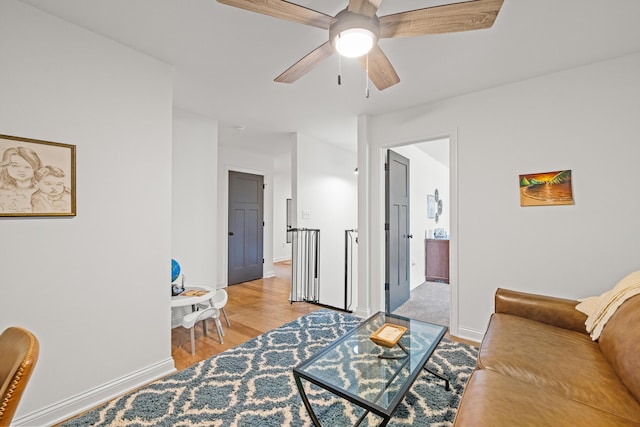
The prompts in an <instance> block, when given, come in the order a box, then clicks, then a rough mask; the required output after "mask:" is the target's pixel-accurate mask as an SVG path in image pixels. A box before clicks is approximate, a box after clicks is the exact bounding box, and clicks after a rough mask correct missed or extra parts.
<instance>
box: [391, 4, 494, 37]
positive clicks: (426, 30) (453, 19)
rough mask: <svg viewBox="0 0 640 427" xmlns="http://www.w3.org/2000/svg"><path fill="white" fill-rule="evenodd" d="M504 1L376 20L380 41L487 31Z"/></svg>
mask: <svg viewBox="0 0 640 427" xmlns="http://www.w3.org/2000/svg"><path fill="white" fill-rule="evenodd" d="M503 2H504V0H475V1H468V2H464V3H454V4H447V5H443V6H435V7H427V8H424V9H417V10H412V11H409V12H401V13H395V14H393V15H386V16H382V17H380V38H390V37H411V36H422V35H425V34H442V33H455V32H458V31H471V30H481V29H485V28H490V27H491V26H492V25H493V23H494V22H495V20H496V17H497V16H498V12H500V8H501V7H502V3H503Z"/></svg>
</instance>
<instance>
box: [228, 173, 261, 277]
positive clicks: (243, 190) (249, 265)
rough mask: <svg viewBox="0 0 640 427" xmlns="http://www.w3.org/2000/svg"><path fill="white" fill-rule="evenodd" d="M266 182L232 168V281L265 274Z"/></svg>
mask: <svg viewBox="0 0 640 427" xmlns="http://www.w3.org/2000/svg"><path fill="white" fill-rule="evenodd" d="M263 182H264V178H263V177H262V176H260V175H252V174H248V173H241V172H234V171H229V252H228V253H229V268H228V271H229V278H228V284H229V285H233V284H236V283H240V282H247V281H249V280H255V279H259V278H261V277H262V264H263V261H264V260H263V259H262V234H263V226H264V222H263V192H264V186H263Z"/></svg>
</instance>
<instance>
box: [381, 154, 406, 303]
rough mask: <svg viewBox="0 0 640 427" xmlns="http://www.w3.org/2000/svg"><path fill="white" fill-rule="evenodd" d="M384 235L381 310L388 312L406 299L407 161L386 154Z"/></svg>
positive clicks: (399, 156)
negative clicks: (384, 250) (382, 300)
mask: <svg viewBox="0 0 640 427" xmlns="http://www.w3.org/2000/svg"><path fill="white" fill-rule="evenodd" d="M385 170H386V173H385V178H386V191H385V193H386V200H385V201H386V203H385V231H386V232H385V235H386V257H385V258H386V259H385V263H386V269H385V271H386V272H385V282H386V283H385V309H386V310H387V312H392V311H393V310H395V309H396V308H398V307H400V306H401V305H402V304H404V303H405V302H406V301H407V300H408V299H409V293H410V277H411V276H410V271H409V259H410V254H409V239H410V238H411V237H413V236H411V235H410V234H409V159H407V158H405V157H403V156H401V155H399V154H398V153H395V152H393V151H391V150H388V151H387V164H386V167H385Z"/></svg>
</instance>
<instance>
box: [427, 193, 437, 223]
mask: <svg viewBox="0 0 640 427" xmlns="http://www.w3.org/2000/svg"><path fill="white" fill-rule="evenodd" d="M435 217H436V198H435V197H434V196H432V195H431V194H429V195H427V218H430V219H433V218H435Z"/></svg>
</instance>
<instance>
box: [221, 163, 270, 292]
mask: <svg viewBox="0 0 640 427" xmlns="http://www.w3.org/2000/svg"><path fill="white" fill-rule="evenodd" d="M230 171H233V172H241V173H249V174H252V175H262V177H263V183H264V185H265V186H266V187H265V192H264V198H263V201H262V203H263V215H264V218H263V220H264V229H263V237H262V255H263V257H264V264H263V265H262V277H263V278H267V277H273V276H274V275H275V273H274V271H273V252H272V251H270V252H269V253H270V254H272V256H271V259H268V258H267V251H266V245H267V243H269V244H271V243H272V239H271V238H270V239H267V232H268V230H269V231H270V230H271V229H272V222H273V220H272V218H271V215H267V208H271V202H268V201H267V197H271V196H270V194H271V193H270V191H271V189H270V188H269V187H270V186H269V184H270V183H271V178H270V175H269V174H268V173H267V172H265V171H263V170H258V169H250V168H244V167H239V166H232V165H225V166H224V172H223V179H222V180H223V182H224V184H223V186H222V195H221V196H222V197H221V198H220V199H219V200H221V201H222V205H223V206H222V212H220V210H218V212H219V213H222V215H221V217H222V223H221V227H220V231H219V235H220V236H222V237H224V238H223V239H219V240H220V242H219V244H220V245H221V246H220V249H219V252H218V253H220V254H222V260H221V262H222V264H218V267H219V268H221V270H222V280H223V283H224V284H225V286H226V284H227V283H229V244H228V242H229V240H228V238H227V232H228V230H229V172H230ZM267 205H268V206H267ZM220 233H222V234H220ZM267 240H269V241H268V242H267ZM269 266H270V267H271V269H270V270H269V269H268V267H269Z"/></svg>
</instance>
